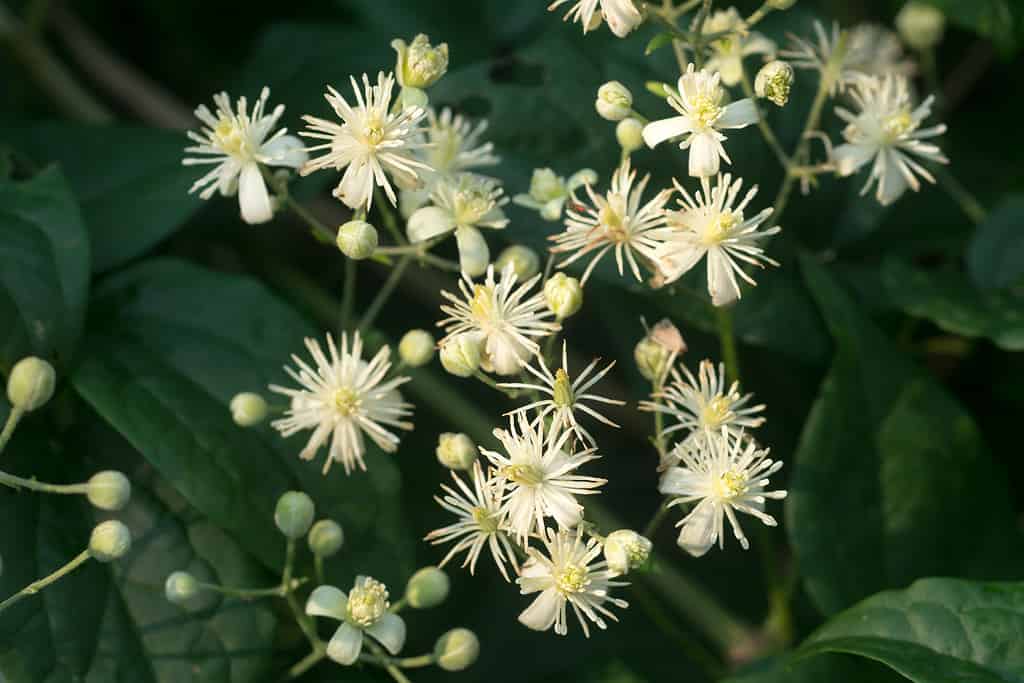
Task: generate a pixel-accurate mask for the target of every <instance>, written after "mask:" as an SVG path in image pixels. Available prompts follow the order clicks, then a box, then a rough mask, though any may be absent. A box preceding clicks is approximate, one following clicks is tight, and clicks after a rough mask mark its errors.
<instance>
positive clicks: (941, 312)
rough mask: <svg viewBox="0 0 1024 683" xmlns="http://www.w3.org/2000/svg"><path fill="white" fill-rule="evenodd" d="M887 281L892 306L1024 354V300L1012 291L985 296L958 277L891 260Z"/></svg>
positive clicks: (885, 275)
mask: <svg viewBox="0 0 1024 683" xmlns="http://www.w3.org/2000/svg"><path fill="white" fill-rule="evenodd" d="M882 281H883V283H884V284H885V287H886V291H887V292H888V295H889V300H890V301H891V303H893V304H895V305H896V306H898V307H900V308H902V309H903V310H904V311H906V312H907V313H909V314H910V315H913V316H916V317H919V318H926V319H928V320H931V321H932V322H934V323H935V324H936V325H938V326H939V327H941V328H942V329H944V330H946V331H947V332H952V333H953V334H959V335H962V336H965V337H986V338H988V339H991V340H992V341H993V342H994V343H995V344H996V345H997V346H999V347H1001V348H1003V349H1006V350H1007V351H1020V350H1022V349H1024V300H1022V299H1021V297H1019V296H1017V295H1015V294H1013V293H1010V292H993V291H979V290H978V289H977V288H975V287H974V285H972V284H971V283H970V282H968V281H967V279H966V278H965V277H964V276H963V275H961V274H960V273H956V272H934V271H926V270H922V269H920V268H913V267H911V266H909V265H907V264H905V263H903V262H901V261H898V260H896V259H888V260H886V262H885V264H884V266H883V268H882Z"/></svg>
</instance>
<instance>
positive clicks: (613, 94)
mask: <svg viewBox="0 0 1024 683" xmlns="http://www.w3.org/2000/svg"><path fill="white" fill-rule="evenodd" d="M594 107H595V108H596V109H597V113H598V114H600V115H601V118H603V119H607V120H608V121H621V120H622V119H624V118H626V117H627V116H629V114H630V112H632V111H633V93H631V92H629V88H627V87H626V86H624V85H622V83H619V82H618V81H608V82H607V83H605V84H604V85H602V86H601V87H600V88H598V89H597V101H596V102H594Z"/></svg>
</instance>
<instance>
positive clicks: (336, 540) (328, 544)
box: [306, 519, 345, 557]
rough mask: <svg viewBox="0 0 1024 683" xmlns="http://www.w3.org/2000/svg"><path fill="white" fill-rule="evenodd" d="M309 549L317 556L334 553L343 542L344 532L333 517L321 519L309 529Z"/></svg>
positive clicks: (328, 555)
mask: <svg viewBox="0 0 1024 683" xmlns="http://www.w3.org/2000/svg"><path fill="white" fill-rule="evenodd" d="M306 540H307V541H308V542H309V549H310V550H312V551H313V554H314V555H316V556H317V557H331V556H332V555H336V554H337V553H338V551H339V550H341V546H342V545H343V544H344V543H345V532H344V531H343V530H342V528H341V525H340V524H338V523H337V522H335V521H334V520H333V519H321V520H320V521H319V522H317V523H316V524H314V525H313V528H312V529H310V530H309V537H308V538H307V539H306Z"/></svg>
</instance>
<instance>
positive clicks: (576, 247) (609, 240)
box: [548, 157, 672, 284]
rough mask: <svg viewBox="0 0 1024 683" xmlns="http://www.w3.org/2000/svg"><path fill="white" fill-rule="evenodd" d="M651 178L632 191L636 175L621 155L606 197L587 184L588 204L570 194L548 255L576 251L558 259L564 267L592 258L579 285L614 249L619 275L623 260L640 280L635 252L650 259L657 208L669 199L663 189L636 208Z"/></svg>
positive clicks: (659, 220)
mask: <svg viewBox="0 0 1024 683" xmlns="http://www.w3.org/2000/svg"><path fill="white" fill-rule="evenodd" d="M650 179H651V176H650V175H646V176H644V178H643V180H641V181H640V182H639V184H637V185H636V186H635V187H634V185H633V183H634V182H635V180H636V171H635V170H632V169H631V168H630V161H629V157H626V158H625V159H624V160H623V161H622V165H620V166H619V168H618V170H616V171H615V174H614V175H613V176H612V184H611V189H609V191H608V193H607V194H605V196H603V197H602V196H601V195H599V194H598V193H596V192H594V190H593V188H592V187H591V186H590V185H589V184H588V185H586V190H587V194H588V195H589V196H590V202H591V204H590V206H587V205H585V204H581V203H580V202H579V200H577V199H576V196H575V194H574V195H573V204H572V205H571V206H570V207H569V209H568V211H567V214H568V216H567V217H566V219H565V231H564V232H561V233H559V234H557V235H552V236H551V237H549V238H548V239H550V240H552V241H553V242H554V243H555V246H554V247H552V248H551V251H552V253H563V252H575V253H573V254H572V255H571V256H569V257H567V258H565V259H563V260H562V261H561V262H560V263H559V264H558V267H559V268H564V267H565V266H567V265H570V264H572V263H575V262H576V261H577V260H579V259H581V258H583V257H584V256H586V255H588V254H593V257H592V258H591V259H590V263H589V264H588V265H587V268H586V270H584V271H583V278H582V283H583V284H586V282H587V279H588V278H589V277H590V274H591V272H593V270H594V267H595V266H596V265H597V264H598V262H599V261H600V260H601V259H602V258H603V257H604V255H605V254H607V253H608V252H609V251H610V250H612V249H614V251H615V263H616V265H617V266H618V269H619V275H622V272H623V265H622V264H623V256H625V261H626V262H627V263H628V264H629V268H630V271H631V272H632V273H633V276H634V277H635V278H636V279H637V280H640V279H641V277H640V267H639V265H638V264H637V259H636V256H635V255H634V253H635V254H639V255H640V257H641V258H642V259H647V260H649V259H650V258H651V257H652V254H653V252H654V249H655V248H656V247H657V246H658V244H659V242H658V241H657V240H655V239H653V238H652V236H651V232H650V231H651V230H653V229H655V228H658V227H662V226H664V224H665V217H664V213H663V211H662V210H663V208H664V207H665V203H666V202H668V200H669V198H670V197H671V196H672V190H670V189H669V190H662V191H661V192H659V193H658V194H656V195H655V196H654V197H653V198H652V199H651V200H650V201H649V202H647V203H646V204H644V205H642V206H641V204H640V202H641V197H642V196H643V193H644V190H645V189H646V188H647V183H648V181H649V180H650ZM594 252H596V253H594Z"/></svg>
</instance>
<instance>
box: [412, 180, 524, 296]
mask: <svg viewBox="0 0 1024 683" xmlns="http://www.w3.org/2000/svg"><path fill="white" fill-rule="evenodd" d="M430 198H431V200H432V201H433V203H434V206H425V207H423V208H421V209H417V210H416V211H415V212H414V213H413V214H412V215H411V216H410V217H409V222H408V228H407V229H408V233H409V241H410V242H412V243H414V244H415V243H418V242H425V241H427V240H429V239H433V238H434V237H438V236H440V235H445V234H447V233H449V232H452V231H454V232H455V240H456V242H457V243H458V247H459V265H460V267H461V268H462V272H464V273H466V274H467V275H471V276H476V275H481V274H483V272H484V271H485V270H486V269H487V264H488V263H489V262H490V260H491V256H490V250H489V249H488V248H487V242H486V241H485V240H484V238H483V235H481V234H480V230H479V228H492V229H495V230H500V229H502V228H504V227H505V226H506V225H508V218H506V217H505V212H504V211H502V208H501V207H502V206H504V205H505V204H507V203H508V198H507V197H505V195H504V191H503V190H502V189H501V185H500V183H498V181H496V180H493V179H491V178H485V177H483V176H478V175H474V174H472V173H461V174H459V175H458V176H457V177H454V178H441V179H440V180H438V181H437V184H436V185H434V191H433V192H432V193H431V195H430Z"/></svg>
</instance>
